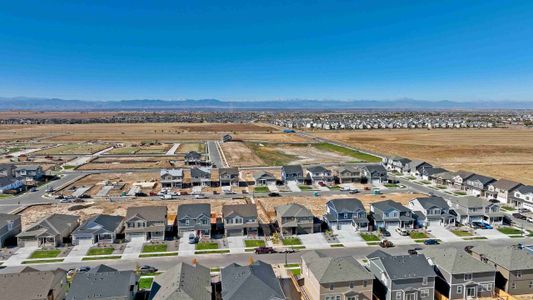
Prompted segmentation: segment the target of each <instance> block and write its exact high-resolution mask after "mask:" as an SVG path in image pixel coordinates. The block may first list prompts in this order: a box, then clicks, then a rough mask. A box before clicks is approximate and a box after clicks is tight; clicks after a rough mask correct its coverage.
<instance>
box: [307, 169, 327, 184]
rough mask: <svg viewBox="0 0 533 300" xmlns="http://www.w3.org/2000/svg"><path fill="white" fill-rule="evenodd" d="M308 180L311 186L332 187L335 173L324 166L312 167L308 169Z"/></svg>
mask: <svg viewBox="0 0 533 300" xmlns="http://www.w3.org/2000/svg"><path fill="white" fill-rule="evenodd" d="M306 177H307V180H308V181H309V182H310V183H311V184H320V183H322V184H325V185H330V184H333V183H334V180H333V172H332V171H331V170H330V169H327V168H325V167H323V166H312V167H309V168H307V175H306Z"/></svg>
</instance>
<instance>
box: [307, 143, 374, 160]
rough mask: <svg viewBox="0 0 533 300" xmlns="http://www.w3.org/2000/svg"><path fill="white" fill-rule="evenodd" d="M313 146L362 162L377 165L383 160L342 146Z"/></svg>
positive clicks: (323, 144)
mask: <svg viewBox="0 0 533 300" xmlns="http://www.w3.org/2000/svg"><path fill="white" fill-rule="evenodd" d="M313 146H314V147H315V148H317V149H319V150H326V151H332V152H337V153H340V154H342V155H346V156H350V157H353V158H356V159H358V160H361V161H367V162H375V163H377V162H381V158H379V157H377V156H374V155H370V154H366V153H363V152H359V151H356V150H352V149H348V148H345V147H342V146H337V145H333V144H330V143H318V144H313Z"/></svg>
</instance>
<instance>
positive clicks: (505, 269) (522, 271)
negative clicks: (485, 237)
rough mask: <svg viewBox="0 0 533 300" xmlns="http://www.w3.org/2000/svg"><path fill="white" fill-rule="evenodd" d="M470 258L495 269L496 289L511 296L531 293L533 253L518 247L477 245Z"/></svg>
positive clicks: (471, 250)
mask: <svg viewBox="0 0 533 300" xmlns="http://www.w3.org/2000/svg"><path fill="white" fill-rule="evenodd" d="M470 252H471V254H472V256H473V257H474V258H476V259H478V260H480V261H481V262H484V263H486V264H489V265H491V266H495V267H496V272H497V273H496V287H497V288H499V289H501V290H504V291H506V292H507V293H509V294H511V295H523V294H532V293H533V253H532V252H530V251H529V250H527V249H525V248H522V247H518V246H494V245H489V244H486V243H484V244H479V245H477V246H475V247H473V248H472V249H470Z"/></svg>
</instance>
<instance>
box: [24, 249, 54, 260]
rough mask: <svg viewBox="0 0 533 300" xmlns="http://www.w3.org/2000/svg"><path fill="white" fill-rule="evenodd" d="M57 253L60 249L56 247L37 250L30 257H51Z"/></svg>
mask: <svg viewBox="0 0 533 300" xmlns="http://www.w3.org/2000/svg"><path fill="white" fill-rule="evenodd" d="M59 253H61V250H58V249H54V250H37V251H35V252H33V253H32V254H31V256H30V258H53V257H57V256H58V255H59Z"/></svg>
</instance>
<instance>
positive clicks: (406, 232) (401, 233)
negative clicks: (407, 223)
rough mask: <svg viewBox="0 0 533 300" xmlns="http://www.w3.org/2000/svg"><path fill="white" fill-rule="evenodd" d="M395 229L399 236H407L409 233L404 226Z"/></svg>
mask: <svg viewBox="0 0 533 300" xmlns="http://www.w3.org/2000/svg"><path fill="white" fill-rule="evenodd" d="M395 231H396V232H397V233H398V234H399V235H401V236H408V235H409V231H407V230H406V229H405V228H400V227H398V228H396V229H395Z"/></svg>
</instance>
